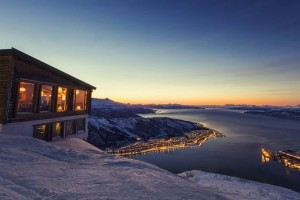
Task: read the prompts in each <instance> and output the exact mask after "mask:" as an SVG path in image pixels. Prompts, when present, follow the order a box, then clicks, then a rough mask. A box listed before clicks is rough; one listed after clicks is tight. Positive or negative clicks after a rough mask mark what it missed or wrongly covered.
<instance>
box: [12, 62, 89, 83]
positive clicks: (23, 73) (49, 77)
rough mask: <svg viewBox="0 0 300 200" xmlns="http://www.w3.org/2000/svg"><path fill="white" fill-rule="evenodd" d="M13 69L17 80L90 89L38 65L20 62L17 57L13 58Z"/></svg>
mask: <svg viewBox="0 0 300 200" xmlns="http://www.w3.org/2000/svg"><path fill="white" fill-rule="evenodd" d="M14 67H15V75H16V78H17V79H28V80H34V81H39V82H44V83H51V84H57V85H60V86H65V87H71V88H78V89H90V88H87V87H84V86H83V85H81V84H79V83H77V82H75V81H73V80H70V79H67V78H66V77H63V76H60V75H58V74H55V73H54V72H52V71H50V70H46V69H45V68H41V67H40V66H38V65H35V64H32V63H30V62H26V61H23V60H20V59H18V58H17V57H14Z"/></svg>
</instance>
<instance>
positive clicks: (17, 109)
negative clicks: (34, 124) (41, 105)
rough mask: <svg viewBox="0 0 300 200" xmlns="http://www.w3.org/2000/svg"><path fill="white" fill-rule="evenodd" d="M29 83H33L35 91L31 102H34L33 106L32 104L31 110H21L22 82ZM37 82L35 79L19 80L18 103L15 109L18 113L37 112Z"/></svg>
mask: <svg viewBox="0 0 300 200" xmlns="http://www.w3.org/2000/svg"><path fill="white" fill-rule="evenodd" d="M22 82H23V83H29V84H32V85H33V92H32V99H31V102H32V106H31V109H30V111H19V103H20V89H21V83H22ZM36 87H37V84H36V83H35V82H33V81H28V80H19V81H18V86H17V88H18V90H17V99H16V101H17V103H16V106H15V110H16V114H17V115H24V114H33V113H35V108H36V105H37V102H36V92H37V89H36Z"/></svg>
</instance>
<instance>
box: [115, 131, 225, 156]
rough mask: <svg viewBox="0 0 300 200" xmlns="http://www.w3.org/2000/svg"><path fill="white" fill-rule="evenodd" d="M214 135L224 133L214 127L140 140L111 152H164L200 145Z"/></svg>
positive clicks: (124, 154) (123, 154) (218, 135)
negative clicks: (162, 137) (174, 135)
mask: <svg viewBox="0 0 300 200" xmlns="http://www.w3.org/2000/svg"><path fill="white" fill-rule="evenodd" d="M213 137H222V134H221V133H219V132H218V131H216V130H213V129H208V130H197V131H192V132H190V133H187V134H185V135H184V136H182V137H173V138H167V139H150V140H148V141H146V142H145V141H138V142H136V143H134V144H131V145H128V146H125V147H121V148H118V149H115V150H111V151H110V152H111V153H113V154H117V155H121V156H132V155H136V154H143V153H148V152H163V151H170V150H175V149H179V148H192V147H199V146H201V145H202V144H203V143H204V142H205V141H207V140H208V139H210V138H213Z"/></svg>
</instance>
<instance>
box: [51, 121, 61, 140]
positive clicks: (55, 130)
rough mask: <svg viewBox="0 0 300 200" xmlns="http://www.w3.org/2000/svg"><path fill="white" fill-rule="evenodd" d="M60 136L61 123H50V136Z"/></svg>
mask: <svg viewBox="0 0 300 200" xmlns="http://www.w3.org/2000/svg"><path fill="white" fill-rule="evenodd" d="M61 136H62V124H61V123H60V122H57V123H54V124H52V137H61Z"/></svg>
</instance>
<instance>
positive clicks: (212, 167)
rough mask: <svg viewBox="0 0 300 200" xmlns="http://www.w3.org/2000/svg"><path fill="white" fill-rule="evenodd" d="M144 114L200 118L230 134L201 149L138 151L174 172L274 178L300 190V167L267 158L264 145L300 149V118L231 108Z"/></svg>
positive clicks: (273, 181)
mask: <svg viewBox="0 0 300 200" xmlns="http://www.w3.org/2000/svg"><path fill="white" fill-rule="evenodd" d="M143 117H170V118H176V119H182V120H188V121H193V122H200V123H202V124H204V125H205V126H206V127H209V128H212V129H215V130H217V131H219V132H221V133H223V134H224V135H225V137H221V138H214V139H210V140H208V141H207V142H205V143H204V144H203V145H202V146H201V147H198V148H186V149H176V150H172V151H167V152H154V153H147V154H143V155H136V156H134V158H135V159H138V160H143V161H146V162H149V163H153V164H155V165H157V166H159V167H161V168H163V169H166V170H168V171H171V172H174V173H180V172H183V171H188V170H202V171H206V172H212V173H219V174H225V175H230V176H236V177H240V178H246V179H249V180H254V181H259V182H263V183H269V184H273V185H278V186H282V187H286V188H290V189H293V190H295V191H298V192H300V170H297V169H290V168H287V167H285V166H284V165H283V164H281V163H279V162H275V161H272V160H271V161H270V162H267V163H263V162H262V161H261V148H266V149H270V150H274V151H279V150H286V149H291V150H298V151H299V150H300V122H299V121H296V120H288V119H280V118H275V117H269V116H261V115H253V114H244V113H243V112H241V111H235V110H226V109H184V110H161V112H160V113H159V114H154V115H152V114H151V115H150V114H149V115H143Z"/></svg>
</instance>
